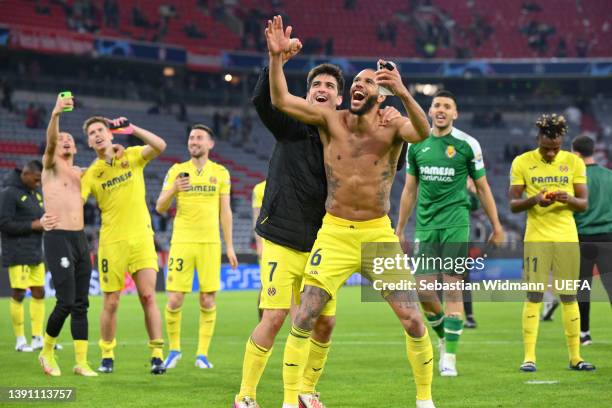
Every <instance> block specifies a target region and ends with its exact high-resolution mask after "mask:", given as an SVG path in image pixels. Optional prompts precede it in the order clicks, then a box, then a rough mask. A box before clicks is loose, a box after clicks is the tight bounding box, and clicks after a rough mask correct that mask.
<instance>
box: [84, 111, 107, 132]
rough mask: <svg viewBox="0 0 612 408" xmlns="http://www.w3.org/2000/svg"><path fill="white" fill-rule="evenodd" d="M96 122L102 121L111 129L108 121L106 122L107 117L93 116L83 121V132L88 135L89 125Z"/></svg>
mask: <svg viewBox="0 0 612 408" xmlns="http://www.w3.org/2000/svg"><path fill="white" fill-rule="evenodd" d="M94 123H102V124H103V125H104V127H106V128H107V129H109V127H108V122H106V118H105V117H104V116H92V117H90V118H87V119H85V122H83V133H85V136H87V129H88V128H89V126H91V125H93V124H94Z"/></svg>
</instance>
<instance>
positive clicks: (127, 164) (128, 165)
mask: <svg viewBox="0 0 612 408" xmlns="http://www.w3.org/2000/svg"><path fill="white" fill-rule="evenodd" d="M128 167H130V162H129V161H127V160H124V161H122V162H121V168H123V169H127V168H128Z"/></svg>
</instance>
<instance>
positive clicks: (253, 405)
mask: <svg viewBox="0 0 612 408" xmlns="http://www.w3.org/2000/svg"><path fill="white" fill-rule="evenodd" d="M236 398H238V396H236ZM234 408H259V405H257V401H255V400H254V399H252V398H251V397H243V398H242V399H240V400H238V401H236V399H234Z"/></svg>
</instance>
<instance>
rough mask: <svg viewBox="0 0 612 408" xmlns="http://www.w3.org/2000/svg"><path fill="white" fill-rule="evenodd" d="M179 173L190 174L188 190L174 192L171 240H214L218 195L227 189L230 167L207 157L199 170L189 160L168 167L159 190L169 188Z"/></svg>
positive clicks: (219, 237) (177, 241)
mask: <svg viewBox="0 0 612 408" xmlns="http://www.w3.org/2000/svg"><path fill="white" fill-rule="evenodd" d="M181 173H188V174H189V183H190V184H191V188H190V189H189V191H180V192H179V193H178V194H177V195H176V217H175V218H174V230H173V232H172V240H171V243H203V242H208V243H216V242H221V236H220V234H219V210H220V198H221V196H222V195H228V194H229V193H230V188H231V181H230V174H229V171H227V169H226V168H225V167H223V166H222V165H220V164H217V163H215V162H213V161H211V160H206V163H205V164H204V167H202V169H201V170H198V169H197V167H196V166H195V165H194V164H193V162H192V161H191V160H189V161H186V162H184V163H177V164H175V165H173V166H172V167H170V169H169V170H168V173H167V174H166V178H165V180H164V185H163V187H162V191H167V190H169V189H170V188H172V185H173V184H174V180H175V179H176V177H178V175H179V174H181Z"/></svg>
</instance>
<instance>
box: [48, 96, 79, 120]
mask: <svg viewBox="0 0 612 408" xmlns="http://www.w3.org/2000/svg"><path fill="white" fill-rule="evenodd" d="M69 107H70V108H74V98H73V97H72V96H71V97H69V98H62V97H61V96H59V95H58V96H57V100H56V101H55V107H54V108H53V112H52V114H53V115H59V114H61V113H62V112H63V111H64V108H69Z"/></svg>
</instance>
